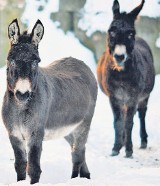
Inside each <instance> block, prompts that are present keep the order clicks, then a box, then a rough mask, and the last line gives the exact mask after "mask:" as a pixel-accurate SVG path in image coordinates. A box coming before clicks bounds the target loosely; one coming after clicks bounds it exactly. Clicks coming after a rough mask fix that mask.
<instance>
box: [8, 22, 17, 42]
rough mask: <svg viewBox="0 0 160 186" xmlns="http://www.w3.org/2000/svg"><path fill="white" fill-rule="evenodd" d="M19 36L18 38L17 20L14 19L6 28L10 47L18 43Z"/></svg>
mask: <svg viewBox="0 0 160 186" xmlns="http://www.w3.org/2000/svg"><path fill="white" fill-rule="evenodd" d="M19 36H20V29H19V26H18V20H17V19H14V20H13V21H12V22H11V23H10V25H9V26H8V37H9V39H10V41H11V44H12V45H13V44H17V43H18V39H19Z"/></svg>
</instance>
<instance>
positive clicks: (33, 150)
mask: <svg viewBox="0 0 160 186" xmlns="http://www.w3.org/2000/svg"><path fill="white" fill-rule="evenodd" d="M28 146H29V152H28V175H29V176H30V178H31V184H34V183H37V182H39V179H40V175H41V172H42V171H41V168H40V157H41V152H42V139H38V140H35V139H34V140H32V141H31V142H30V143H29V145H28Z"/></svg>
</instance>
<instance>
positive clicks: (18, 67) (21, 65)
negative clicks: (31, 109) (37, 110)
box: [7, 19, 44, 103]
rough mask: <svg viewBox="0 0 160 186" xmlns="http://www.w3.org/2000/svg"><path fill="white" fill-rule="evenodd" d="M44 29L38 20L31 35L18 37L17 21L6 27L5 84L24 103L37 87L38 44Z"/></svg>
mask: <svg viewBox="0 0 160 186" xmlns="http://www.w3.org/2000/svg"><path fill="white" fill-rule="evenodd" d="M43 33H44V27H43V25H42V23H41V21H40V20H38V21H37V22H36V24H35V26H34V27H33V29H32V32H31V34H27V32H24V33H23V34H22V35H20V29H19V26H18V21H17V19H15V20H13V21H12V22H11V23H10V25H9V27H8V37H9V39H10V41H11V48H10V51H9V54H8V58H7V84H8V90H9V91H11V92H12V93H13V94H14V96H15V98H16V100H17V101H18V102H20V103H26V102H27V101H28V99H29V98H30V97H31V95H32V93H33V92H34V90H35V88H36V85H37V75H38V63H39V62H40V57H39V53H38V44H39V42H40V40H41V39H42V37H43Z"/></svg>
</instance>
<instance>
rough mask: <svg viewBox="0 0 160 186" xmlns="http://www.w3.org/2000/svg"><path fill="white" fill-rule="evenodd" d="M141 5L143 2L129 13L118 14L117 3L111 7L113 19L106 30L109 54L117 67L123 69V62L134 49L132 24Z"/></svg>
mask: <svg viewBox="0 0 160 186" xmlns="http://www.w3.org/2000/svg"><path fill="white" fill-rule="evenodd" d="M143 4H144V0H142V2H141V4H140V5H139V6H137V7H136V8H135V9H133V10H132V11H131V12H130V13H125V12H124V13H120V6H119V3H118V1H117V0H114V3H113V7H112V10H113V17H114V19H113V21H112V23H111V25H110V28H109V30H108V46H109V52H110V54H111V55H112V56H113V59H114V61H115V62H116V64H117V66H119V67H122V68H124V67H125V62H126V61H127V59H128V58H129V57H130V55H131V53H132V50H133V48H134V42H135V34H136V31H135V26H134V22H135V19H136V17H137V15H138V14H139V12H140V11H141V9H142V7H143Z"/></svg>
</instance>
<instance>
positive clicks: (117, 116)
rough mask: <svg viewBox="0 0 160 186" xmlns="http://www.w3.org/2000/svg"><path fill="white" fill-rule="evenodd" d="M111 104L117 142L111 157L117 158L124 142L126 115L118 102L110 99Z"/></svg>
mask: <svg viewBox="0 0 160 186" xmlns="http://www.w3.org/2000/svg"><path fill="white" fill-rule="evenodd" d="M110 103H111V107H112V111H113V115H114V130H115V142H114V146H113V149H112V154H111V156H117V155H118V154H119V151H120V149H121V148H122V146H123V142H124V141H123V138H124V137H123V136H124V133H123V128H124V115H123V112H122V110H121V107H120V105H118V101H116V100H115V99H114V98H113V99H110Z"/></svg>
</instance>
